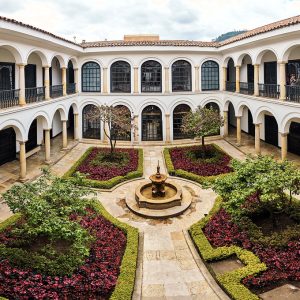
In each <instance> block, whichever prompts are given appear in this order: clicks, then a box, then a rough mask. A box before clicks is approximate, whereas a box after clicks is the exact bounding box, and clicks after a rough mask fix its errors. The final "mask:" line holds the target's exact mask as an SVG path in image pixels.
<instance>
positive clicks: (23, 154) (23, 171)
mask: <svg viewBox="0 0 300 300" xmlns="http://www.w3.org/2000/svg"><path fill="white" fill-rule="evenodd" d="M19 145H20V177H19V180H20V181H21V182H24V181H26V149H25V142H21V141H19Z"/></svg>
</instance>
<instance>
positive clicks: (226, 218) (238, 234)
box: [204, 209, 300, 288]
mask: <svg viewBox="0 0 300 300" xmlns="http://www.w3.org/2000/svg"><path fill="white" fill-rule="evenodd" d="M204 234H205V236H206V237H207V239H208V240H209V242H210V243H211V244H212V245H213V246H214V247H221V246H230V245H237V246H240V247H242V248H244V249H247V250H250V251H252V252H253V253H254V254H256V255H257V256H258V257H259V258H260V260H261V261H262V262H264V263H265V264H266V265H267V267H268V269H267V270H266V271H265V272H263V273H261V274H259V275H257V276H248V277H246V278H245V279H244V280H243V283H244V284H245V285H246V286H248V287H249V288H251V287H253V288H260V287H265V286H268V285H271V284H276V282H279V281H282V280H292V281H293V280H295V281H299V280H300V239H299V240H296V241H291V242H290V243H289V244H288V246H287V247H285V248H283V249H277V248H275V247H263V246H261V245H259V244H255V243H252V242H250V239H249V237H248V235H247V232H245V231H242V230H241V229H239V227H238V226H237V225H236V224H235V223H233V222H232V221H231V218H230V215H229V214H228V213H227V212H226V211H225V210H224V209H221V210H220V211H219V212H218V213H217V214H215V215H214V216H213V217H212V218H211V219H210V221H209V222H208V224H207V225H206V226H205V228H204Z"/></svg>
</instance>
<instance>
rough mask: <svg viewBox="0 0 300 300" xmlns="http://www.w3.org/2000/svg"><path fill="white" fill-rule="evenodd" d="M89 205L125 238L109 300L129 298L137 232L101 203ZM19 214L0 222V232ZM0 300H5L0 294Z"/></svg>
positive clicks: (136, 254) (133, 271) (134, 267)
mask: <svg viewBox="0 0 300 300" xmlns="http://www.w3.org/2000/svg"><path fill="white" fill-rule="evenodd" d="M89 205H90V206H91V207H92V208H93V209H94V210H95V211H96V212H98V213H99V214H101V215H102V216H103V217H104V218H105V219H107V220H108V221H110V222H111V223H112V224H114V225H115V226H116V227H118V228H119V229H121V230H122V231H123V232H124V233H125V234H126V238H127V242H126V249H125V253H124V255H123V259H122V263H121V266H120V274H119V276H118V280H117V284H116V286H115V289H114V291H113V293H112V295H111V296H110V299H111V300H119V299H122V300H131V297H132V294H133V291H134V283H135V273H136V268H137V258H138V243H139V233H138V230H137V229H136V228H134V227H131V226H129V225H127V224H125V223H122V222H120V221H119V220H117V219H115V218H114V217H113V216H112V215H110V214H109V213H108V212H107V211H106V209H105V208H104V207H103V206H102V204H101V203H100V202H98V201H95V200H94V201H90V203H89ZM20 217H21V214H15V215H13V216H11V217H10V218H8V219H6V220H5V221H3V222H2V223H0V232H1V231H3V230H4V229H5V228H7V227H8V226H10V225H13V224H14V223H15V222H16V221H17V220H18V219H19V218H20ZM0 300H7V299H6V298H4V297H1V296H0Z"/></svg>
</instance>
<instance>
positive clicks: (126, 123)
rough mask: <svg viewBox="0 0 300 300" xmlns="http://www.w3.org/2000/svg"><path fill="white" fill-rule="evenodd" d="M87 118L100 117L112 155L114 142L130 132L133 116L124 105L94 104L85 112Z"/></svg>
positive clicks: (111, 154) (112, 154)
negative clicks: (98, 105) (97, 105)
mask: <svg viewBox="0 0 300 300" xmlns="http://www.w3.org/2000/svg"><path fill="white" fill-rule="evenodd" d="M87 119H88V120H95V119H100V121H102V124H103V126H104V134H105V136H106V137H107V138H108V140H109V143H110V156H111V157H113V156H114V153H115V148H116V142H117V139H118V138H119V137H122V136H124V135H127V134H130V132H131V128H132V127H133V126H134V125H133V116H132V115H131V113H130V112H129V110H128V108H127V107H125V106H121V105H118V106H109V105H107V104H104V105H101V106H100V107H96V106H94V107H93V108H92V109H91V110H90V111H89V112H88V113H87Z"/></svg>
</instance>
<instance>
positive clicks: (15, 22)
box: [0, 16, 81, 47]
mask: <svg viewBox="0 0 300 300" xmlns="http://www.w3.org/2000/svg"><path fill="white" fill-rule="evenodd" d="M1 20H2V21H6V22H9V23H14V24H17V25H20V26H23V27H27V28H30V29H33V30H36V31H39V32H42V33H45V34H47V35H50V36H52V37H54V38H57V39H60V40H62V41H65V42H67V43H70V44H73V45H76V46H79V47H80V46H81V45H80V44H78V43H75V42H72V41H70V40H68V39H66V38H63V37H61V36H58V35H56V34H54V33H51V32H49V31H46V30H44V29H41V28H38V27H35V26H33V25H30V24H26V23H23V22H21V21H17V20H15V19H11V18H7V17H3V16H0V21H1Z"/></svg>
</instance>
